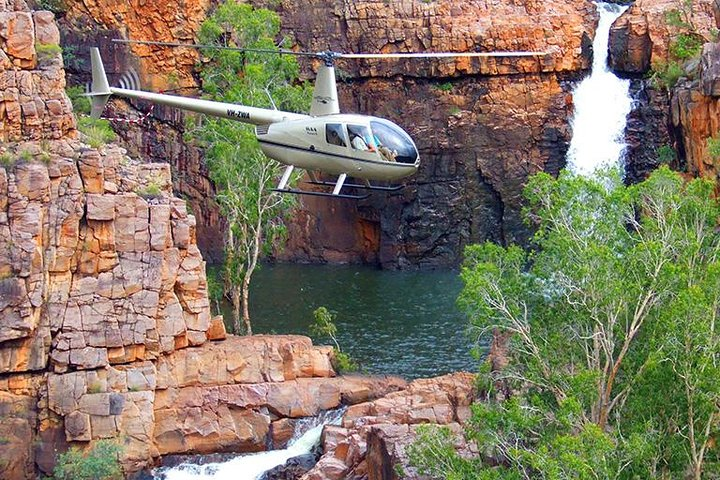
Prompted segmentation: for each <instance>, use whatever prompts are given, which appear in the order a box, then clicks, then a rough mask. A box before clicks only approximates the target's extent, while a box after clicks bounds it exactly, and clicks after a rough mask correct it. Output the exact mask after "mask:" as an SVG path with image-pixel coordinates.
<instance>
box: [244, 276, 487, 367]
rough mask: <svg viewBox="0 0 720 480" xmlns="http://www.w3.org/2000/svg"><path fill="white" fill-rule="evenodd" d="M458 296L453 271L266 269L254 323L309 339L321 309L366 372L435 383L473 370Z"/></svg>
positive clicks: (255, 292) (256, 283)
mask: <svg viewBox="0 0 720 480" xmlns="http://www.w3.org/2000/svg"><path fill="white" fill-rule="evenodd" d="M461 288H462V282H461V281H460V279H459V277H458V274H457V272H455V271H413V272H398V271H387V270H379V269H376V268H372V267H364V266H348V265H344V266H337V265H333V266H330V265H294V264H271V265H263V266H262V268H261V269H260V270H259V271H258V272H257V273H256V274H255V275H254V276H253V281H252V284H251V290H250V316H251V318H252V322H253V331H254V332H255V333H277V334H285V333H295V334H303V335H308V334H309V325H310V324H311V323H312V320H313V311H314V310H315V309H316V308H318V307H320V306H324V307H326V308H328V309H329V310H330V311H331V312H334V313H335V314H336V321H335V323H336V325H337V327H338V341H339V343H340V346H341V347H342V349H343V350H344V351H345V352H346V353H348V354H350V356H351V357H352V358H353V359H355V360H356V361H358V362H359V363H360V365H361V367H362V369H363V370H364V371H366V372H368V373H373V374H394V375H401V376H403V377H405V378H408V379H414V378H419V377H432V376H436V375H441V374H444V373H448V372H453V371H458V370H474V369H475V368H476V367H475V366H476V362H475V361H474V360H473V359H472V358H471V356H470V349H471V346H472V345H471V342H470V340H469V339H468V338H467V336H466V335H465V330H466V328H467V320H466V318H465V316H464V315H463V314H462V313H461V312H460V311H459V309H458V308H457V306H456V304H455V301H456V299H457V296H458V294H459V293H460V290H461ZM318 340H319V339H318Z"/></svg>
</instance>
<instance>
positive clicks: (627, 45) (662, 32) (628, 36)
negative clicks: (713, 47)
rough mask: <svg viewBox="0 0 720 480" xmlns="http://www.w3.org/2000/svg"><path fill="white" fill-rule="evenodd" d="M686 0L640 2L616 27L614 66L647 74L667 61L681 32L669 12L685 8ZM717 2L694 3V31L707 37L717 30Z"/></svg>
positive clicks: (612, 35) (612, 41)
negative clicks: (667, 15)
mask: <svg viewBox="0 0 720 480" xmlns="http://www.w3.org/2000/svg"><path fill="white" fill-rule="evenodd" d="M683 3H684V0H638V1H636V2H635V3H634V4H633V5H632V6H631V7H630V8H629V9H628V11H627V12H625V13H624V14H623V15H622V16H621V17H620V18H619V19H618V20H617V21H616V22H615V24H614V25H613V26H612V29H611V31H610V45H611V48H610V52H611V55H610V65H611V66H612V67H613V68H614V69H615V70H617V71H620V72H628V73H645V72H647V71H648V70H649V69H650V67H651V66H652V65H654V64H657V63H660V62H666V61H667V58H668V46H669V44H670V41H671V39H672V38H674V37H676V36H677V35H678V34H679V33H680V32H681V30H679V29H678V27H675V26H672V25H669V24H668V22H667V21H666V19H665V16H666V13H667V12H669V11H671V10H677V9H681V8H682V5H683ZM713 3H714V0H697V1H695V2H693V14H692V21H693V25H694V28H695V29H696V30H697V31H698V33H700V34H701V35H704V36H705V37H706V38H710V37H711V32H712V29H713V28H715V27H716V21H715V19H714V18H713Z"/></svg>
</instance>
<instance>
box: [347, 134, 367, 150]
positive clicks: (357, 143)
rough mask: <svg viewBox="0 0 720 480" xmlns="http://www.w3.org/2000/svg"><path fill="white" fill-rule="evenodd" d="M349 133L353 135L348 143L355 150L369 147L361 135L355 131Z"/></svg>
mask: <svg viewBox="0 0 720 480" xmlns="http://www.w3.org/2000/svg"><path fill="white" fill-rule="evenodd" d="M351 135H353V137H352V140H351V141H350V143H351V144H352V146H353V148H354V149H355V150H363V151H369V150H370V147H369V146H368V144H367V142H366V141H365V139H364V138H363V137H362V136H361V135H358V134H357V133H354V132H353V133H352V134H351Z"/></svg>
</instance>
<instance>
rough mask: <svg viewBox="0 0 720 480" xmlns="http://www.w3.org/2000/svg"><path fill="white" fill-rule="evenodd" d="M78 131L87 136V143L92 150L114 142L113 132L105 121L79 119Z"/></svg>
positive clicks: (87, 118) (88, 118) (86, 118)
mask: <svg viewBox="0 0 720 480" xmlns="http://www.w3.org/2000/svg"><path fill="white" fill-rule="evenodd" d="M78 130H80V131H81V132H82V133H84V134H85V135H86V136H87V142H88V144H89V145H90V146H91V147H93V148H99V147H101V146H103V145H105V144H106V143H108V142H112V141H113V140H115V132H113V130H112V127H110V122H108V121H107V120H103V119H94V118H91V117H79V118H78Z"/></svg>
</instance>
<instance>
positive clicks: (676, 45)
mask: <svg viewBox="0 0 720 480" xmlns="http://www.w3.org/2000/svg"><path fill="white" fill-rule="evenodd" d="M703 43H705V41H704V40H703V38H702V37H700V36H698V35H693V34H686V33H683V34H680V35H678V36H677V38H676V39H675V40H674V41H673V42H672V43H671V44H670V47H669V49H670V55H672V56H673V57H675V58H677V59H678V60H687V59H689V58H692V57H695V56H697V55H699V54H700V50H701V49H702V46H703Z"/></svg>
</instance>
